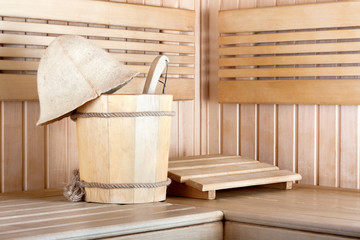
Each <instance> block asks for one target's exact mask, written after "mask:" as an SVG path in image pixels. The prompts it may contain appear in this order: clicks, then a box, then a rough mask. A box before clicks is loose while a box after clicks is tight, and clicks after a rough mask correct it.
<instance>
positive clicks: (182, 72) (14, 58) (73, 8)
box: [0, 0, 195, 100]
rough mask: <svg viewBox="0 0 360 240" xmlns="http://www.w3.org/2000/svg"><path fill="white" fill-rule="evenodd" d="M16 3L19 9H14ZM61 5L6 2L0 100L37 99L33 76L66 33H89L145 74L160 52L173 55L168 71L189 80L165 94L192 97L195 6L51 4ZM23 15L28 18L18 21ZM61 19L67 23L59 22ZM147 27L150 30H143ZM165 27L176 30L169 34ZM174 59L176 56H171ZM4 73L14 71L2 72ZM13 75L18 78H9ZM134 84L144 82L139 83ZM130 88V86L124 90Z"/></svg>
mask: <svg viewBox="0 0 360 240" xmlns="http://www.w3.org/2000/svg"><path fill="white" fill-rule="evenodd" d="M128 2H129V3H131V1H128ZM17 4H18V6H21V7H14V6H16V5H17ZM58 4H59V2H57V1H56V0H53V1H47V2H44V1H37V2H33V3H30V4H29V3H27V2H22V1H18V2H13V1H9V2H7V1H5V0H3V1H2V10H3V11H1V10H0V16H6V17H4V19H3V20H5V21H1V23H0V28H1V29H2V30H3V32H2V33H1V35H0V44H1V50H2V51H1V54H0V56H4V57H6V59H3V60H1V61H0V70H1V71H2V74H1V81H0V82H1V84H2V86H3V88H1V89H3V90H2V92H0V99H2V100H36V99H37V93H36V81H35V76H34V74H36V70H37V68H38V61H39V58H40V57H41V56H42V53H43V52H44V48H46V47H47V46H48V45H49V44H50V43H51V42H52V41H53V40H54V39H55V37H56V36H58V35H62V34H76V35H82V36H84V37H88V38H89V39H90V41H91V42H93V43H94V44H95V45H97V46H99V47H101V48H104V49H106V50H107V51H109V52H111V53H112V54H113V55H115V57H116V58H117V59H119V61H121V62H124V63H125V64H127V65H128V66H129V67H130V68H132V69H133V70H136V71H139V72H140V73H142V74H147V72H148V71H149V63H150V62H152V60H153V59H154V58H155V57H156V56H158V55H159V54H165V55H174V54H175V56H174V60H175V61H174V62H173V63H172V64H171V65H170V66H169V70H168V73H169V75H170V76H171V77H172V78H175V79H179V80H180V79H184V78H185V79H187V80H188V82H191V84H190V85H189V84H186V83H185V84H182V83H181V82H177V83H175V84H176V88H174V87H169V88H168V89H167V93H170V94H174V96H175V99H179V100H184V99H186V100H189V99H194V96H195V86H194V76H195V66H194V64H195V56H194V54H195V34H194V31H195V12H194V11H193V10H187V9H175V8H164V7H155V6H139V5H131V4H123V3H117V2H105V1H81V2H76V3H70V2H67V3H65V4H62V5H61V7H53V6H57V5H58ZM84 6H85V7H84ZM7 8H9V9H7ZM84 9H91V10H88V11H85V10H84ZM29 11H30V12H31V13H29ZM84 11H85V12H84ZM94 16H95V17H94ZM125 16H127V17H125ZM174 16H176V18H175V17H174ZM21 18H22V19H29V20H26V21H18V20H19V19H21ZM32 19H41V20H37V21H33V20H32ZM42 19H44V20H42ZM145 19H148V20H145ZM179 19H181V21H179ZM59 22H61V23H64V22H65V23H66V22H68V23H69V24H59ZM28 25H29V26H28ZM120 26H121V27H120ZM119 28H120V29H119ZM145 29H152V30H151V31H145ZM166 30H176V31H167V32H166ZM163 31H165V32H163ZM179 39H181V40H179ZM26 46H31V47H30V48H27V47H26ZM22 50H24V51H22ZM3 54H4V55H3ZM176 55H177V56H176ZM30 58H31V59H30ZM170 59H171V60H172V57H170ZM179 64H186V66H184V65H181V66H180V65H179ZM3 71H4V72H3ZM4 73H8V74H14V75H12V76H9V75H5V76H3V74H4ZM143 76H144V75H143ZM9 77H13V78H14V79H15V80H14V81H11V80H10V79H9ZM141 77H142V76H141ZM136 83H137V84H142V82H141V81H138V82H136ZM175 84H174V83H171V84H169V85H173V86H174V85H175ZM189 87H190V88H189ZM130 89H131V90H133V92H132V93H142V91H139V92H138V91H135V90H137V88H134V87H133V88H130ZM130 89H129V90H126V93H128V92H129V91H130ZM159 91H160V88H158V89H157V92H159ZM182 95H186V96H185V97H183V96H182Z"/></svg>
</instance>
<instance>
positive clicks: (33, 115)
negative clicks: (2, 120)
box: [24, 102, 45, 190]
mask: <svg viewBox="0 0 360 240" xmlns="http://www.w3.org/2000/svg"><path fill="white" fill-rule="evenodd" d="M24 110H25V111H24V114H25V122H24V124H25V125H24V135H25V136H24V139H25V141H24V145H25V146H24V150H25V152H24V171H25V173H24V177H25V188H24V190H37V189H43V188H44V187H45V128H44V127H43V126H39V127H37V126H36V122H37V120H38V116H39V114H40V106H39V103H38V102H25V105H24Z"/></svg>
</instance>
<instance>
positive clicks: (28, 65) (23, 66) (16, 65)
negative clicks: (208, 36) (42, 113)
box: [0, 60, 195, 75]
mask: <svg viewBox="0 0 360 240" xmlns="http://www.w3.org/2000/svg"><path fill="white" fill-rule="evenodd" d="M38 66H39V62H38V61H16V60H0V70H18V71H21V70H24V71H37V69H38ZM126 66H127V67H129V68H130V69H133V70H134V71H138V72H140V73H148V71H149V68H150V66H145V65H126ZM168 74H179V75H194V74H195V69H194V68H193V67H177V66H169V69H168Z"/></svg>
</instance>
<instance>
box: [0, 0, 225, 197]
mask: <svg viewBox="0 0 360 240" xmlns="http://www.w3.org/2000/svg"><path fill="white" fill-rule="evenodd" d="M113 2H125V3H131V4H140V5H154V6H164V7H170V8H181V9H191V10H196V14H197V20H196V21H197V25H196V38H197V44H196V45H197V46H196V53H197V54H196V58H195V62H196V63H195V65H196V72H195V78H196V80H195V81H196V90H195V95H196V99H195V100H191V101H176V102H174V104H173V110H174V111H175V112H176V116H175V117H174V118H173V121H172V133H171V149H170V156H172V157H173V156H182V155H194V154H200V152H202V153H206V152H207V146H208V141H207V139H206V137H207V134H208V133H207V127H206V118H205V117H206V116H207V104H208V103H207V99H206V98H204V97H206V96H207V93H206V91H207V90H206V84H207V82H206V81H205V80H204V81H205V82H203V83H202V85H201V83H200V47H199V45H200V40H201V36H200V24H201V22H200V11H199V10H200V7H201V2H200V0H113ZM0 20H2V19H0ZM12 20H14V19H12ZM16 21H36V22H41V23H46V21H45V20H28V19H16ZM49 23H51V24H61V25H74V26H82V24H81V23H72V22H71V23H67V22H61V21H57V22H54V21H51V22H49ZM91 27H101V28H109V27H110V28H112V26H106V25H96V26H95V25H93V26H91ZM143 30H144V31H153V30H150V29H143ZM2 32H3V31H1V29H0V33H2ZM18 34H29V33H24V32H19V33H18ZM31 35H34V33H31ZM49 36H50V34H49ZM92 38H99V37H92ZM25 47H27V48H32V47H33V46H31V45H29V46H25ZM151 54H153V53H151ZM19 60H26V61H28V60H30V61H31V59H19ZM179 66H180V67H186V65H185V64H183V65H179ZM200 89H203V93H200ZM201 116H203V117H201ZM38 117H39V104H38V102H30V101H26V102H2V103H1V126H0V127H1V128H0V129H1V161H0V163H1V164H0V186H1V187H0V191H1V192H9V191H19V190H35V189H42V188H44V187H45V188H61V187H63V186H64V185H65V184H66V182H68V181H69V180H70V179H71V175H72V170H73V169H75V168H77V167H78V160H77V140H76V124H75V123H74V122H73V121H71V120H70V119H69V118H66V119H63V120H61V121H59V122H55V123H53V124H50V125H48V126H45V127H36V126H35V123H36V122H37V120H38ZM203 122H204V123H203ZM200 128H202V130H200ZM217 138H219V137H217ZM200 139H202V140H200Z"/></svg>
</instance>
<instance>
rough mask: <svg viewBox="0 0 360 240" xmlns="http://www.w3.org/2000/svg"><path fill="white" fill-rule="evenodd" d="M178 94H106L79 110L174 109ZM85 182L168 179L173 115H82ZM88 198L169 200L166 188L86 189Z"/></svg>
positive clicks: (80, 134) (126, 201) (80, 135)
mask: <svg viewBox="0 0 360 240" xmlns="http://www.w3.org/2000/svg"><path fill="white" fill-rule="evenodd" d="M171 108H172V95H102V96H100V97H99V98H97V99H96V100H93V101H91V102H89V103H86V104H85V105H84V106H82V107H80V108H79V109H78V112H81V113H93V112H97V113H117V112H148V111H152V112H153V111H154V112H159V111H160V112H170V111H171ZM76 125H77V137H78V148H79V169H80V177H81V180H83V181H85V182H96V183H104V184H134V183H159V182H164V181H167V168H168V156H169V144H170V128H171V117H170V116H146V117H145V116H142V117H109V118H98V117H91V118H81V117H80V118H78V119H77V121H76ZM85 191H86V194H85V200H86V201H88V202H101V203H123V204H131V203H146V202H157V201H163V200H165V198H166V186H161V187H151V188H148V187H147V188H118V189H102V188H87V187H86V188H85Z"/></svg>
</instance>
